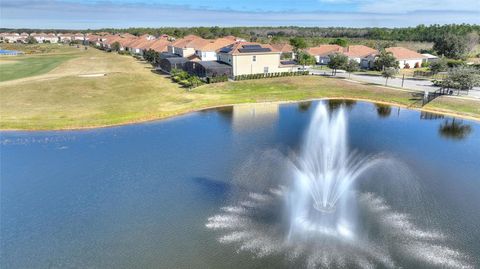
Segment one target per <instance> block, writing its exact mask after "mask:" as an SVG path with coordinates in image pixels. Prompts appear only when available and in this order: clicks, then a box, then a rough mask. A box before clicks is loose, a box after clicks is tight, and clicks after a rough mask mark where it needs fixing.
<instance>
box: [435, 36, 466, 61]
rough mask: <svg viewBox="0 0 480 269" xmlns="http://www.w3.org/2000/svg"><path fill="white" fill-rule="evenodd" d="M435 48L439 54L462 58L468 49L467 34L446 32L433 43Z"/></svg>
mask: <svg viewBox="0 0 480 269" xmlns="http://www.w3.org/2000/svg"><path fill="white" fill-rule="evenodd" d="M433 49H434V50H435V51H436V52H437V53H438V55H444V56H445V57H448V58H453V59H461V58H462V57H464V56H465V54H466V53H467V50H468V40H467V38H466V37H465V36H460V35H456V34H451V33H448V34H445V35H441V36H440V37H438V38H437V39H436V40H435V42H434V43H433Z"/></svg>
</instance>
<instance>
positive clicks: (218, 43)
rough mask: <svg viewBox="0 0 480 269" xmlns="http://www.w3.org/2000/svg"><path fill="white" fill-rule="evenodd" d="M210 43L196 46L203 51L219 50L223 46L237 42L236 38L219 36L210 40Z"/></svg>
mask: <svg viewBox="0 0 480 269" xmlns="http://www.w3.org/2000/svg"><path fill="white" fill-rule="evenodd" d="M208 41H209V42H208V43H205V44H204V45H202V46H200V47H198V48H196V49H197V50H201V51H217V50H219V49H221V48H223V47H226V46H228V45H231V44H233V43H235V40H232V39H227V38H217V39H215V40H208Z"/></svg>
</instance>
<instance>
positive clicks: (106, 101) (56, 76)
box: [0, 49, 480, 130]
mask: <svg viewBox="0 0 480 269" xmlns="http://www.w3.org/2000/svg"><path fill="white" fill-rule="evenodd" d="M97 73H101V74H106V75H105V76H98V77H80V76H79V75H82V74H97ZM0 88H1V89H0V94H1V96H0V97H1V98H0V129H22V130H44V129H69V128H86V127H99V126H110V125H116V124H124V123H131V122H139V121H146V120H153V119H160V118H165V117H169V116H174V115H178V114H182V113H186V112H189V111H193V110H198V109H202V108H207V107H212V106H219V105H227V104H238V103H249V102H274V101H299V100H306V99H316V98H355V99H368V100H374V101H381V102H389V103H393V104H398V105H403V106H410V107H418V104H419V102H418V100H415V99H413V98H412V94H411V93H410V92H406V91H398V90H392V89H388V88H384V87H378V86H373V85H366V84H362V83H352V82H348V81H345V80H342V79H334V78H325V77H317V76H302V77H284V78H272V79H262V80H249V81H239V82H226V83H218V84H210V85H203V86H201V87H198V88H196V89H194V90H192V91H187V90H185V89H183V88H181V87H179V86H178V85H177V84H175V83H172V82H171V81H170V79H169V78H168V77H167V76H164V75H159V74H156V73H153V72H152V71H151V66H150V65H148V64H146V63H144V62H141V61H137V60H135V59H134V58H132V57H130V56H121V55H117V54H114V53H105V52H102V51H98V50H94V49H89V50H88V51H84V52H82V53H81V55H80V56H78V57H77V58H73V59H70V60H68V61H66V62H64V63H62V64H61V65H60V66H58V67H57V68H55V69H54V70H52V71H51V72H49V73H47V74H44V75H41V76H36V77H31V78H24V79H18V80H11V81H5V82H0ZM428 108H429V109H432V110H441V111H443V112H448V113H456V112H458V113H459V114H462V115H465V116H471V117H477V118H480V103H479V102H476V101H469V100H461V102H460V101H458V100H454V99H453V98H440V99H437V100H435V101H434V102H432V103H430V104H429V105H428Z"/></svg>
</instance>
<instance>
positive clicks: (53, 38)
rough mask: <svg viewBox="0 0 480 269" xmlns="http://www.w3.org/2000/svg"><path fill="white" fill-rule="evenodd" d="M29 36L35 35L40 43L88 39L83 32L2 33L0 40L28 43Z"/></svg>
mask: <svg viewBox="0 0 480 269" xmlns="http://www.w3.org/2000/svg"><path fill="white" fill-rule="evenodd" d="M29 37H33V38H34V39H35V40H36V41H37V42H38V43H59V42H62V43H69V42H71V41H84V40H86V35H84V34H82V33H61V34H55V33H30V34H28V33H20V34H19V33H0V41H2V42H5V43H27V39H28V38H29Z"/></svg>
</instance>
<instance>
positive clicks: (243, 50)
mask: <svg viewBox="0 0 480 269" xmlns="http://www.w3.org/2000/svg"><path fill="white" fill-rule="evenodd" d="M238 51H239V52H240V53H251V52H269V51H272V50H271V49H270V48H262V47H260V48H248V49H247V48H244V49H238Z"/></svg>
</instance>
